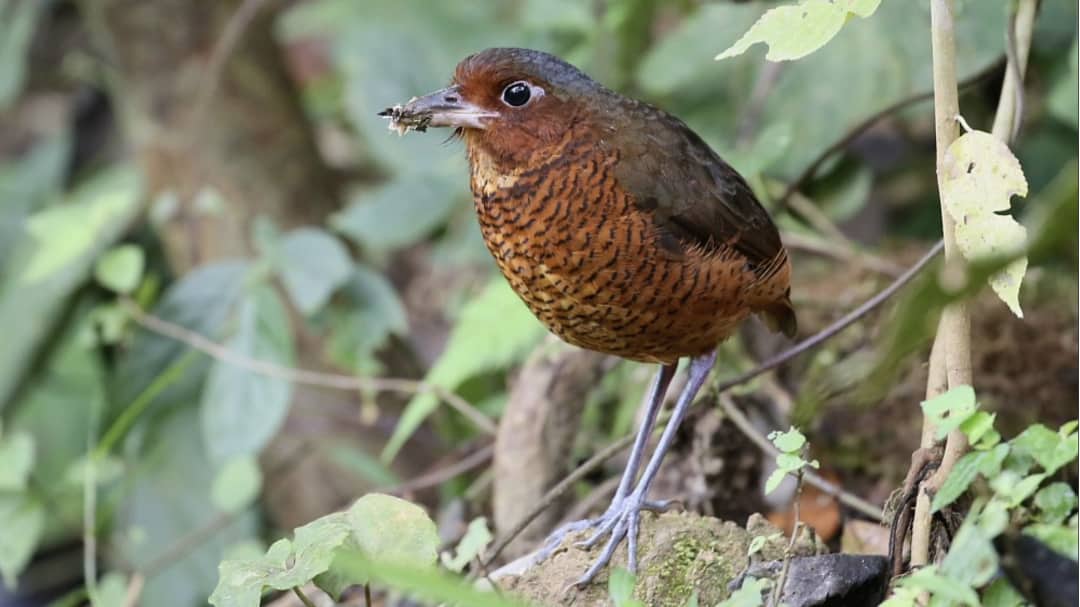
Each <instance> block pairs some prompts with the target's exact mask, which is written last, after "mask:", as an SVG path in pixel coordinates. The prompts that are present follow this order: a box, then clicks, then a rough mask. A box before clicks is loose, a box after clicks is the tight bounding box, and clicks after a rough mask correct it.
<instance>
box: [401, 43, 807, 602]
mask: <svg viewBox="0 0 1080 607" xmlns="http://www.w3.org/2000/svg"><path fill="white" fill-rule="evenodd" d="M453 80H454V81H453V84H451V86H449V87H447V88H445V89H442V90H440V91H436V92H435V93H432V94H430V95H426V96H424V97H421V98H418V99H413V100H412V101H410V102H409V103H407V104H405V105H404V106H395V107H394V108H392V109H389V110H386V111H385V112H384V113H383V115H386V116H389V117H390V118H391V119H392V122H391V126H392V127H393V128H396V129H398V130H399V131H402V132H403V131H404V130H408V129H409V128H413V129H416V130H421V131H422V130H425V129H426V128H427V127H429V126H435V127H438V126H449V127H454V128H456V129H457V131H456V132H457V133H458V134H460V135H461V137H462V138H463V140H464V141H465V145H466V148H467V152H468V157H469V167H470V173H471V179H470V184H471V188H472V192H473V199H474V201H475V205H476V213H477V216H478V218H479V220H480V228H481V231H482V233H483V236H484V242H485V243H487V247H488V249H489V250H490V251H491V254H492V255H493V256H494V258H495V261H496V263H497V264H498V266H499V269H500V270H502V273H503V274H504V275H505V276H506V278H507V280H509V281H510V284H511V286H512V287H513V289H514V291H516V292H517V294H518V295H520V296H521V298H522V299H523V300H524V301H525V304H526V305H528V307H529V308H530V309H531V310H532V311H533V313H534V314H536V316H537V317H538V318H539V319H540V320H541V321H542V322H543V323H544V324H545V325H546V326H547V327H548V328H549V329H550V330H551V331H552V332H554V333H555V334H557V335H558V336H559V337H561V338H563V339H564V340H566V341H568V342H570V343H572V344H575V345H578V346H581V347H584V348H589V349H592V350H597V351H600V352H605V353H609V354H614V355H618V356H621V357H624V358H628V359H632V360H639V361H645V362H655V363H659V364H660V371H659V373H658V374H657V378H656V380H655V382H654V383H653V386H652V388H651V389H650V392H649V396H648V399H647V406H646V410H645V414H644V415H643V418H642V419H643V421H642V426H641V428H640V429H639V431H638V434H637V437H636V439H635V442H634V447H633V449H632V450H631V454H630V458H629V460H628V463H627V466H626V470H625V472H624V474H623V477H622V480H621V481H620V483H619V487H618V489H617V490H616V493H615V497H614V498H613V500H612V503H611V506H609V508H608V510H607V511H606V512H605V513H604V514H603V516H601V517H599V518H596V519H591V520H586V521H578V522H576V523H571V524H569V525H567V526H565V527H563V528H561V529H560V530H557V531H556V532H555V533H554V534H553V535H552V536H551V538H549V541H548V543H547V545H546V546H545V548H544V549H543V550H542V551H541V553H542V554H544V555H546V554H549V553H550V552H551V551H552V550H553V549H554V547H555V546H557V545H559V543H560V542H561V541H562V539H563V537H565V536H566V535H567V534H568V533H572V532H576V531H580V530H583V529H594V530H595V533H594V534H593V535H592V536H591V538H590V539H589V540H587V541H586V542H585V544H586V545H587V546H592V545H593V544H594V543H596V542H597V541H599V540H600V539H601V538H602V537H604V536H610V539H609V541H608V542H607V544H606V545H605V547H604V550H603V552H602V553H601V554H600V556H599V558H598V559H597V560H596V562H595V563H594V564H593V566H592V567H590V568H589V570H588V571H587V572H585V574H584V576H583V577H582V578H581V579H580V580H579V581H578V583H582V584H583V583H587V582H588V581H590V580H591V579H593V577H594V576H595V575H596V574H597V573H598V572H599V571H600V569H601V568H602V567H603V566H604V565H605V564H606V563H607V562H608V561H609V560H610V559H611V556H612V554H614V550H615V547H616V546H618V545H619V543H620V542H621V541H622V539H623V538H627V539H628V543H629V550H628V552H629V565H630V568H631V570H633V568H634V565H635V562H636V539H637V529H638V526H639V524H640V517H641V512H642V511H646V510H660V509H663V508H664V507H665V504H666V502H658V501H654V500H650V499H649V498H648V491H649V487H650V486H651V483H652V481H653V479H654V478H655V475H656V472H657V470H658V469H659V466H660V462H661V461H662V459H663V457H664V453H665V452H666V451H667V449H668V448H669V447H670V446H671V443H672V440H673V439H674V434H675V429H676V428H678V426H679V424H680V422H681V420H682V419H683V417H684V416H685V414H686V411H687V409H688V408H689V406H690V403H691V402H692V401H693V398H694V396H695V394H696V393H697V391H698V390H699V389H700V388H701V386H702V385H703V383H704V381H705V378H706V377H707V375H708V372H709V370H710V369H711V368H712V365H713V363H714V362H715V360H716V355H715V349H716V346H717V344H719V343H720V342H721V341H723V340H724V339H726V338H727V337H728V336H730V335H731V334H732V333H733V332H734V331H735V329H736V327H737V326H738V325H739V323H740V322H742V321H743V320H744V319H745V318H746V317H747V316H749V315H751V314H759V315H761V316H762V317H763V318H764V319H765V321H766V323H767V324H769V326H771V327H773V328H774V329H776V330H780V331H782V332H783V333H784V334H786V335H788V336H789V337H790V336H793V335H794V334H795V331H796V322H795V313H794V310H793V309H792V306H791V301H790V299H789V282H790V278H791V265H790V263H789V261H788V256H787V252H786V251H785V250H784V246H783V244H782V243H781V241H780V235H779V234H778V232H777V230H776V227H775V226H774V225H773V223H772V221H771V219H770V218H769V216H768V214H767V213H766V212H765V209H763V208H762V207H761V205H760V204H759V203H758V201H757V199H756V198H755V197H754V194H753V192H752V191H751V190H750V187H749V186H748V185H747V184H746V181H745V180H744V179H743V178H742V177H741V176H740V175H739V174H738V173H736V172H735V170H734V169H733V168H731V167H730V166H729V165H728V164H727V163H725V162H724V161H723V160H722V159H721V158H720V157H719V156H717V155H716V153H715V152H713V151H712V150H711V149H710V148H709V146H708V145H706V144H705V143H704V142H703V141H702V140H701V138H700V137H698V136H697V135H696V134H695V133H694V132H693V131H691V130H690V129H689V128H688V127H687V126H686V125H685V124H684V123H683V122H682V121H680V120H679V119H677V118H675V117H673V116H671V115H670V114H667V113H666V112H664V111H662V110H660V109H657V108H655V107H653V106H651V105H648V104H646V103H642V102H640V101H636V100H634V99H630V98H627V97H624V96H622V95H619V94H618V93H615V92H613V91H611V90H608V89H606V88H604V87H603V86H601V85H599V84H597V83H596V82H594V81H593V80H592V79H590V78H589V77H588V76H586V75H585V74H584V73H582V72H581V71H579V70H578V69H577V68H575V67H573V66H571V65H570V64H568V63H566V62H564V61H562V60H561V59H559V58H558V57H555V56H553V55H549V54H547V53H542V52H538V51H532V50H527V49H513V48H496V49H488V50H485V51H482V52H480V53H477V54H475V55H472V56H470V57H468V58H466V59H465V60H463V61H462V62H461V63H460V64H459V65H458V67H457V70H456V72H455V74H454V79H453ZM682 357H690V359H691V361H690V365H689V379H688V381H687V383H686V386H685V387H684V388H683V391H682V393H681V394H680V396H679V399H678V401H677V403H676V405H675V407H674V410H673V412H672V415H671V418H670V420H669V422H668V426H667V427H666V428H665V430H664V432H663V434H662V435H661V438H660V440H659V442H658V444H657V446H656V449H655V451H654V453H653V455H652V456H651V458H650V459H649V461H648V464H647V465H646V467H645V468H644V471H643V472H642V474H641V478H640V480H637V477H638V472H639V468H640V464H641V463H642V454H643V452H644V448H645V446H646V444H647V442H648V439H649V437H650V435H651V433H652V427H653V425H654V424H655V422H656V418H657V415H658V412H659V410H660V407H661V405H662V403H663V397H664V393H665V392H666V390H667V386H668V384H669V382H670V381H671V378H672V376H673V375H674V373H675V366H676V363H677V362H678V360H679V359H680V358H682Z"/></svg>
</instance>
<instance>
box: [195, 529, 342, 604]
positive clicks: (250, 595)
mask: <svg viewBox="0 0 1080 607" xmlns="http://www.w3.org/2000/svg"><path fill="white" fill-rule="evenodd" d="M350 537H351V530H350V528H349V522H348V519H347V515H346V513H344V512H335V513H333V514H328V515H326V516H324V517H321V518H318V519H315V520H314V521H312V522H310V523H308V524H307V525H304V526H302V527H298V528H297V529H296V532H295V534H294V539H293V540H292V541H290V540H288V539H280V540H278V541H276V542H274V543H273V544H272V545H271V546H270V549H269V550H267V551H266V554H265V555H263V556H262V557H260V558H258V559H253V560H227V561H223V562H222V563H221V565H220V566H219V567H218V584H217V587H216V588H214V592H213V594H211V595H210V604H212V605H216V606H217V607H258V605H259V597H261V596H262V593H263V589H264V588H273V589H277V590H286V589H289V588H292V587H293V586H302V585H304V584H306V583H308V582H309V581H310V580H312V579H313V578H314V577H315V576H317V575H319V574H320V573H323V572H324V571H326V570H327V569H328V568H329V567H330V564H331V563H332V562H333V560H334V555H335V552H336V551H337V550H338V548H340V547H341V546H342V545H343V544H344V543H345V542H346V541H347V540H348V539H349V538H350Z"/></svg>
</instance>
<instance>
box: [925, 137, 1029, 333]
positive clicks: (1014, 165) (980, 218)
mask: <svg viewBox="0 0 1080 607" xmlns="http://www.w3.org/2000/svg"><path fill="white" fill-rule="evenodd" d="M940 179H941V203H942V205H944V206H945V208H946V209H947V210H948V212H949V215H952V218H953V220H954V221H955V222H956V245H957V247H959V249H960V251H961V252H962V253H963V254H964V257H966V258H967V259H969V260H972V261H976V260H980V259H985V258H1002V257H1008V256H1010V255H1016V254H1017V253H1019V252H1021V251H1023V250H1024V248H1025V245H1026V244H1027V229H1026V228H1024V226H1022V225H1020V224H1019V223H1018V222H1017V221H1016V220H1015V219H1013V218H1012V217H1011V216H1009V215H1007V214H1003V213H1008V211H1009V208H1010V206H1011V205H1010V198H1012V196H1014V195H1016V196H1027V192H1028V185H1027V179H1025V178H1024V171H1023V169H1021V168H1020V161H1018V160H1017V159H1016V157H1015V156H1013V155H1012V152H1011V151H1009V146H1007V145H1005V143H1004V142H1002V141H999V140H998V139H996V138H994V136H993V135H991V134H990V133H984V132H981V131H971V132H969V133H965V134H964V135H962V136H960V138H958V139H957V140H956V141H954V142H953V143H952V145H950V146H949V147H948V149H946V150H945V160H944V165H943V167H942V174H941V177H940ZM1026 270H1027V257H1021V258H1020V259H1017V260H1015V261H1013V262H1012V263H1010V264H1009V265H1008V267H1006V268H1005V269H1004V270H1002V271H1001V272H998V273H996V274H994V275H993V276H991V277H990V287H991V288H992V289H993V290H994V292H995V293H997V296H998V297H999V298H1001V300H1002V301H1004V302H1005V303H1006V305H1008V306H1009V309H1010V310H1012V311H1013V314H1016V315H1017V316H1021V317H1022V316H1023V315H1024V314H1023V312H1022V311H1021V310H1020V283H1021V282H1022V281H1023V279H1024V272H1025V271H1026Z"/></svg>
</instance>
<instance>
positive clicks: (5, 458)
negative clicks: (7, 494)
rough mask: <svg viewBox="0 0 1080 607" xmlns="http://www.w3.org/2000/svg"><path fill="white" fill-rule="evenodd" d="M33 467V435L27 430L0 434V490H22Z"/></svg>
mask: <svg viewBox="0 0 1080 607" xmlns="http://www.w3.org/2000/svg"><path fill="white" fill-rule="evenodd" d="M33 467H34V437H33V436H31V435H30V434H29V433H27V432H5V433H4V434H0V491H22V490H24V489H26V481H27V479H29V478H30V469H31V468H33Z"/></svg>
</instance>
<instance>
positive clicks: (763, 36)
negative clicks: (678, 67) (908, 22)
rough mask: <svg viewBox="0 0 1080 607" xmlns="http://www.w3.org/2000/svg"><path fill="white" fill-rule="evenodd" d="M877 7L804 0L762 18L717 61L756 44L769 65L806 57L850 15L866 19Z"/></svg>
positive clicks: (868, 0) (858, 1)
mask: <svg viewBox="0 0 1080 607" xmlns="http://www.w3.org/2000/svg"><path fill="white" fill-rule="evenodd" d="M879 4H881V0H805V1H804V2H801V3H799V4H797V5H790V6H779V7H777V8H774V9H771V10H769V11H768V12H766V13H765V14H764V15H762V16H761V18H760V19H758V20H757V22H756V23H754V25H753V26H751V27H750V29H749V30H747V32H746V33H745V34H743V36H742V38H739V39H738V40H737V41H736V42H735V44H732V45H731V46H730V47H728V49H727V50H725V51H724V52H722V53H720V54H719V55H717V56H716V59H717V61H719V60H720V59H727V58H728V57H735V56H737V55H741V54H743V53H744V52H746V49H748V48H750V47H751V46H753V45H754V44H757V43H758V42H764V43H765V44H767V45H769V52H768V54H766V55H765V58H766V59H768V60H769V61H790V60H792V59H798V58H800V57H805V56H806V55H809V54H810V53H812V52H814V51H816V50H818V49H819V48H821V47H823V46H825V44H826V43H827V42H828V41H829V40H832V38H833V36H835V35H836V34H837V33H838V32H839V31H840V28H841V27H843V25H844V23H845V22H847V20H848V18H849V15H851V14H855V15H858V16H860V17H869V16H870V15H872V14H873V13H874V11H876V10H877V7H878V5H879Z"/></svg>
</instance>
